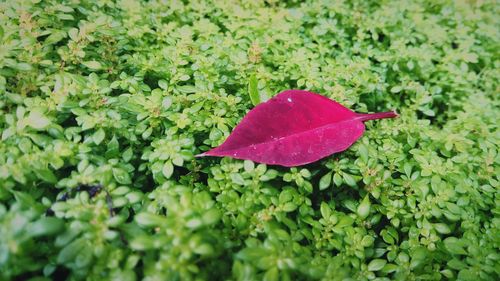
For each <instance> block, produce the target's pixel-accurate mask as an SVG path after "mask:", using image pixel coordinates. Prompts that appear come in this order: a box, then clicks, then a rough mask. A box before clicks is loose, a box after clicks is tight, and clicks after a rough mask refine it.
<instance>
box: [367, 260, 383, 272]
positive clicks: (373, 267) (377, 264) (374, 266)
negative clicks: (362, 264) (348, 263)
mask: <svg viewBox="0 0 500 281" xmlns="http://www.w3.org/2000/svg"><path fill="white" fill-rule="evenodd" d="M386 263H387V261H386V260H383V259H374V260H372V261H371V262H370V263H369V264H368V270H369V271H379V270H381V269H382V268H384V266H385V264H386Z"/></svg>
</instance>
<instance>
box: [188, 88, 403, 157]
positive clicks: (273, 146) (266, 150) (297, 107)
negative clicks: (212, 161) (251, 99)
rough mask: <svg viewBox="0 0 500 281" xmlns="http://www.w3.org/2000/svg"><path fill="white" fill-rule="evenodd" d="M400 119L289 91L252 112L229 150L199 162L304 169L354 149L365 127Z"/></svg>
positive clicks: (230, 139)
mask: <svg viewBox="0 0 500 281" xmlns="http://www.w3.org/2000/svg"><path fill="white" fill-rule="evenodd" d="M397 116H398V115H397V114H396V113H395V112H393V111H390V112H381V113H372V114H363V113H356V112H353V111H351V110H349V109H348V108H345V107H344V106H342V105H340V104H339V103H337V102H335V101H333V100H330V99H328V98H326V97H324V96H321V95H318V94H315V93H311V92H307V91H302V90H287V91H284V92H281V93H279V94H278V95H277V96H275V97H274V98H272V99H270V100H269V101H267V102H265V103H261V104H259V105H257V106H256V107H255V108H253V109H252V110H250V112H248V114H247V115H246V116H245V117H244V118H243V120H242V121H241V122H240V123H239V124H238V125H237V126H236V128H235V129H234V130H233V132H232V133H231V135H230V136H229V137H228V138H227V140H226V141H225V142H224V143H223V144H221V145H220V146H218V147H216V148H214V149H212V150H209V151H207V152H205V153H202V154H199V155H197V156H229V157H233V158H237V159H249V160H252V161H255V162H259V163H266V164H272V165H281V166H286V167H291V166H299V165H304V164H308V163H311V162H314V161H317V160H319V159H321V158H324V157H326V156H329V155H331V154H333V153H336V152H340V151H343V150H346V149H347V148H349V147H350V146H351V145H352V144H353V143H354V142H355V141H356V140H357V139H359V138H360V137H361V136H362V135H363V132H364V131H365V125H364V124H363V122H364V121H367V120H373V119H380V118H394V117H397Z"/></svg>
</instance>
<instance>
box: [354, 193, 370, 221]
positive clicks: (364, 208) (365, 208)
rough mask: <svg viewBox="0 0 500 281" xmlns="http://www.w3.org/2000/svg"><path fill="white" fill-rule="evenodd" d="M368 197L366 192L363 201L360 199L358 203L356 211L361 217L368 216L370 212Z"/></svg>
mask: <svg viewBox="0 0 500 281" xmlns="http://www.w3.org/2000/svg"><path fill="white" fill-rule="evenodd" d="M370 206H371V204H370V198H369V197H368V194H367V195H366V196H365V198H363V201H361V204H359V206H358V209H357V213H358V216H359V217H360V218H362V219H364V218H366V217H368V215H369V214H370Z"/></svg>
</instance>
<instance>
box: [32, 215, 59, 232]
mask: <svg viewBox="0 0 500 281" xmlns="http://www.w3.org/2000/svg"><path fill="white" fill-rule="evenodd" d="M63 229H64V223H63V221H62V220H60V219H58V218H51V217H42V218H40V219H39V220H38V221H36V222H33V223H32V224H30V225H29V226H28V234H29V235H30V236H32V237H37V236H46V235H53V234H56V233H59V232H61V231H62V230H63Z"/></svg>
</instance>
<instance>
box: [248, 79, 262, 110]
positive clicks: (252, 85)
mask: <svg viewBox="0 0 500 281" xmlns="http://www.w3.org/2000/svg"><path fill="white" fill-rule="evenodd" d="M257 86H258V80H257V77H256V76H255V74H252V75H251V76H250V79H249V81H248V94H249V95H250V101H252V104H253V105H257V104H259V103H260V96H259V89H258V88H257Z"/></svg>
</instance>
